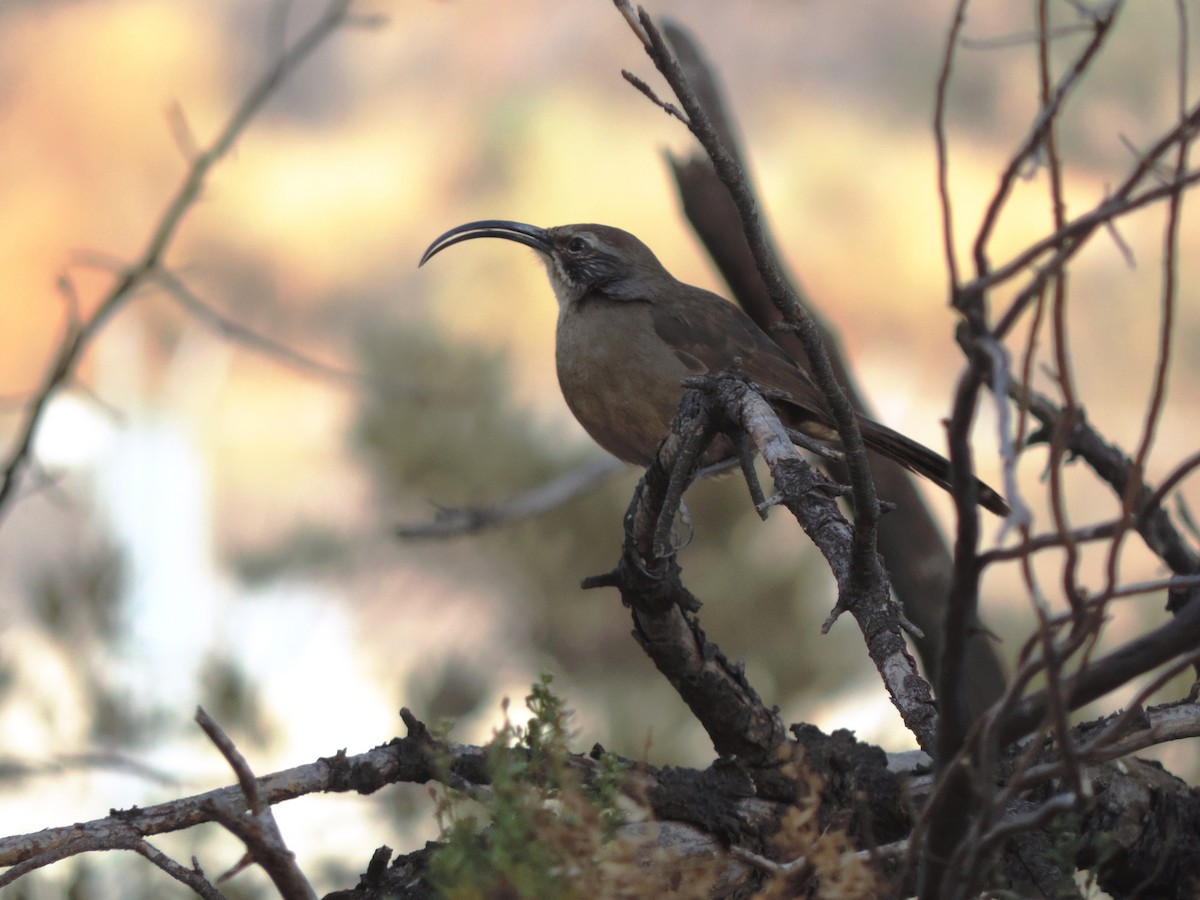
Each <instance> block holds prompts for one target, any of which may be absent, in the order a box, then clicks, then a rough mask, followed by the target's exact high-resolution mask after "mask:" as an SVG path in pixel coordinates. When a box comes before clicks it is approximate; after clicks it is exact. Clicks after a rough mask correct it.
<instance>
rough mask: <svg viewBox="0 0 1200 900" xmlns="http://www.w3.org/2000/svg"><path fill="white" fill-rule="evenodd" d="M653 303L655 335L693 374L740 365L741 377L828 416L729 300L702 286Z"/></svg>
mask: <svg viewBox="0 0 1200 900" xmlns="http://www.w3.org/2000/svg"><path fill="white" fill-rule="evenodd" d="M680 287H681V288H683V290H678V291H676V292H674V294H673V296H672V298H671V300H670V301H669V302H662V301H657V302H655V303H653V304H651V313H652V318H653V321H654V331H655V333H656V334H657V335H658V336H659V338H660V339H662V340H663V341H664V342H665V343H666V344H667V345H668V346H669V347H671V349H672V350H674V352H675V356H676V357H677V358H678V359H679V360H680V361H681V362H682V363H683V364H684V365H685V366H687V368H688V370H689V371H691V372H694V373H695V374H697V375H703V374H706V373H709V372H720V371H721V370H723V369H727V368H729V367H730V366H731V365H733V363H734V361H735V360H738V361H740V365H741V371H742V373H743V374H744V375H745V376H746V377H747V378H749V379H750V380H751V381H753V382H754V383H755V384H757V385H758V386H759V387H761V388H763V389H764V390H767V391H770V392H773V393H776V394H780V395H783V397H785V398H786V399H787V400H788V401H790V402H791V403H793V404H794V405H796V406H798V407H801V408H803V409H804V410H805V411H806V412H808V413H809V414H810V415H811V414H815V415H816V417H817V418H821V419H824V418H827V416H826V414H825V401H824V398H823V397H822V396H821V392H820V391H819V390H818V389H817V387H816V385H815V384H813V382H812V380H811V379H810V378H809V377H808V373H807V372H805V371H804V370H803V369H801V368H800V367H799V366H798V365H797V364H796V363H795V361H794V360H793V359H792V358H791V357H790V356H788V355H787V353H785V352H784V351H783V349H782V348H780V346H779V345H778V344H776V343H775V342H774V341H773V340H771V338H770V337H769V336H768V335H767V333H766V332H764V331H763V330H762V329H761V328H759V327H758V326H757V325H756V324H755V323H754V320H753V319H751V318H750V317H749V316H748V315H746V314H745V313H744V312H742V310H741V309H740V308H739V307H737V306H734V305H733V304H732V303H730V302H729V301H728V300H725V299H723V298H721V297H719V296H718V295H716V294H713V293H710V292H709V291H705V290H701V289H700V288H693V287H686V286H683V285H681V286H680Z"/></svg>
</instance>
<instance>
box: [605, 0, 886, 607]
mask: <svg viewBox="0 0 1200 900" xmlns="http://www.w3.org/2000/svg"><path fill="white" fill-rule="evenodd" d="M613 2H614V5H615V6H616V7H617V9H618V10H619V11H620V12H621V14H622V15H624V16H625V18H626V21H628V22H630V24H631V26H633V11H632V8H631V6H630V3H629V0H613ZM637 26H638V27H635V28H634V31H635V33H636V34H637V35H638V37H639V38H640V39H641V41H642V46H643V47H644V49H645V50H646V53H647V55H648V56H649V57H650V59H651V60H652V61H653V63H654V65H655V68H657V69H658V71H659V72H660V73H661V74H662V76H663V77H664V78H665V79H666V81H667V83H668V84H669V85H670V86H671V90H672V91H674V93H675V96H676V97H677V98H678V100H679V102H680V105H681V106H682V107H683V111H684V113H685V115H686V124H687V126H688V129H689V130H690V131H691V132H692V134H693V135H694V136H695V137H696V139H697V140H698V141H699V142H700V144H701V146H703V147H704V150H705V152H706V153H707V154H708V156H709V158H710V159H711V160H712V163H713V167H714V168H715V170H716V172H717V175H718V177H720V179H721V181H722V182H723V183H724V184H725V187H726V188H727V189H728V190H729V193H730V196H731V197H732V198H733V202H734V204H735V205H736V206H737V209H738V213H739V216H740V218H741V222H742V229H743V231H744V233H745V235H746V240H747V242H748V244H749V246H750V251H751V253H752V255H753V257H754V262H755V265H756V266H757V268H758V272H759V275H760V276H761V278H762V280H763V284H764V285H766V288H767V292H768V294H769V295H770V297H771V300H772V301H773V302H774V303H775V305H776V307H778V309H779V310H780V312H781V313H782V314H783V320H784V325H785V326H786V327H788V328H791V329H794V330H795V333H796V335H797V336H798V337H799V339H800V340H801V341H802V342H803V344H804V347H805V350H806V351H807V354H808V358H809V362H810V365H811V370H812V375H813V379H814V381H815V382H816V384H817V386H818V387H820V389H821V391H822V393H823V394H824V395H825V397H826V399H827V401H828V402H829V406H830V412H831V414H832V416H833V419H834V421H835V423H836V424H837V430H838V434H839V436H840V438H841V442H842V446H843V449H844V451H845V454H846V465H847V469H848V471H849V475H850V486H851V488H852V490H853V494H854V511H855V518H854V522H855V524H854V553H855V557H856V559H855V565H854V568H853V571H854V577H855V578H856V579H857V578H861V579H863V584H862V587H863V590H864V591H865V592H872V591H875V590H877V589H878V588H879V585H880V584H882V583H883V582H884V580H885V579H884V575H883V570H882V567H881V566H880V565H879V562H878V555H877V554H876V552H875V534H876V529H877V526H878V522H879V515H880V512H879V501H878V498H877V496H876V493H875V485H874V482H873V481H872V479H871V470H870V466H869V465H868V463H867V457H866V452H865V450H864V449H863V443H862V435H861V433H860V432H859V428H858V420H857V418H856V417H855V414H854V410H853V408H852V407H851V406H850V403H849V401H848V400H847V399H846V395H845V393H844V392H843V391H842V388H841V386H840V385H839V384H838V380H837V377H836V375H835V373H834V369H833V366H832V364H831V363H830V360H829V355H828V353H827V352H826V350H825V347H824V344H823V342H822V339H821V335H820V332H819V331H818V329H817V327H816V324H815V323H814V322H813V320H812V317H811V316H809V315H808V313H807V311H806V310H805V309H804V307H803V306H801V305H800V303H799V301H798V300H797V299H796V296H795V294H794V293H793V292H792V291H791V289H790V288H789V287H788V284H787V282H786V281H785V280H784V279H783V277H782V275H781V274H780V273H779V270H778V269H777V268H776V266H775V263H774V259H773V257H772V254H771V250H770V247H769V246H768V244H767V240H766V236H765V234H764V233H763V230H762V228H761V227H760V225H759V220H758V210H757V208H756V206H755V201H754V196H753V194H752V193H751V191H750V188H749V185H748V184H747V182H746V176H745V172H744V171H743V169H742V167H741V165H740V164H739V163H738V161H737V159H736V158H735V157H734V156H733V155H732V154H731V153H730V152H729V150H728V149H727V148H726V146H725V144H724V142H723V140H722V137H721V135H720V134H719V132H718V131H717V129H716V128H715V127H714V126H713V123H712V122H711V120H710V119H709V117H708V114H707V112H706V111H705V108H704V106H703V104H702V103H701V102H700V99H699V98H698V97H697V95H696V93H695V91H694V90H693V89H692V87H691V85H690V84H689V83H688V80H687V76H686V75H685V74H684V72H683V69H682V68H681V67H680V65H679V61H678V60H677V59H676V58H675V56H674V54H673V53H672V52H671V49H670V47H668V45H667V42H666V40H665V39H664V38H663V36H662V34H661V33H660V32H659V30H658V27H657V26H656V25H655V24H654V22H653V20H652V19H651V18H650V16H649V15H648V14H647V13H646V11H645V10H644V9H642V8H640V7H639V8H638V11H637Z"/></svg>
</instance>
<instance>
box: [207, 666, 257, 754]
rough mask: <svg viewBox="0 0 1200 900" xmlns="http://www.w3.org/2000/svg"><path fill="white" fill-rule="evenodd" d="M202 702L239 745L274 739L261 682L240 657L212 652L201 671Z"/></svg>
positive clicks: (255, 743)
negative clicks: (261, 691) (255, 679)
mask: <svg viewBox="0 0 1200 900" xmlns="http://www.w3.org/2000/svg"><path fill="white" fill-rule="evenodd" d="M200 685H201V691H202V694H201V698H200V705H201V706H203V707H204V709H205V710H206V711H207V712H208V714H209V715H210V716H212V717H213V718H214V719H216V720H217V721H218V722H220V723H221V727H222V728H224V729H225V730H226V731H227V732H228V733H229V734H230V735H231V736H232V737H233V738H234V741H235V742H236V743H237V744H238V745H239V746H241V745H245V744H246V743H250V744H252V745H253V746H256V747H262V746H264V745H265V744H266V742H267V740H268V739H269V738H270V736H271V734H270V728H269V725H268V721H267V711H266V710H265V709H264V708H263V705H262V699H261V697H260V691H259V689H258V685H257V684H256V683H255V682H253V681H251V680H250V679H249V677H248V676H247V674H246V672H245V671H244V670H243V669H242V667H241V666H240V665H239V664H238V663H237V661H236V660H234V659H230V658H227V657H224V656H216V655H210V656H209V658H208V659H207V660H205V663H204V667H203V669H202V670H201V672H200Z"/></svg>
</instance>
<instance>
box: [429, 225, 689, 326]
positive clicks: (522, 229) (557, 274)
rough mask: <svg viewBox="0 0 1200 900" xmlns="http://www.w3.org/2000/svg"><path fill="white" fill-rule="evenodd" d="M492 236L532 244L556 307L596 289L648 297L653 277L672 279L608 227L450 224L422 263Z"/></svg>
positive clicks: (642, 249) (617, 296)
mask: <svg viewBox="0 0 1200 900" xmlns="http://www.w3.org/2000/svg"><path fill="white" fill-rule="evenodd" d="M482 237H494V238H504V239H506V240H510V241H516V242H517V243H518V244H524V245H525V246H527V247H532V248H533V249H534V250H536V251H537V252H538V255H540V256H541V257H542V260H543V261H544V262H545V264H546V271H547V272H548V273H549V275H550V283H551V285H552V286H553V287H554V294H555V296H556V297H557V298H558V304H559V308H560V309H562V310H564V311H565V310H566V309H567V308H568V307H569V306H570V305H571V304H572V303H575V302H576V301H578V300H579V299H580V298H581V297H583V296H584V295H586V294H588V293H591V292H598V293H601V294H604V295H605V296H607V297H611V298H612V299H614V300H638V299H646V298H649V297H651V296H653V293H654V291H653V288H654V286H655V281H661V280H662V279H664V278H666V279H671V276H670V274H669V273H668V272H667V270H666V269H664V268H663V266H662V263H660V262H659V261H658V258H657V257H656V256H655V255H654V253H653V252H652V251H651V250H650V248H649V247H647V246H646V245H645V244H643V243H642V242H641V241H639V240H638V239H637V238H636V237H634V236H633V235H632V234H630V233H629V232H627V231H622V230H621V229H620V228H613V227H611V226H608V225H558V226H556V227H554V228H538V227H537V226H536V225H525V224H524V223H522V222H509V221H507V220H504V219H485V220H483V221H480V222H468V223H467V224H466V225H459V226H458V227H457V228H451V229H450V230H449V231H447V232H446V233H445V234H443V235H442V236H441V237H439V238H438V239H437V240H435V241H434V242H433V243H432V244H430V245H429V249H428V250H426V251H425V255H424V256H422V257H421V265H425V263H426V262H428V261H429V259H430V258H431V257H432V256H434V255H435V254H437V253H440V252H441V251H442V250H444V249H446V248H447V247H449V246H451V245H452V244H457V243H460V242H461V241H469V240H471V239H472V238H482Z"/></svg>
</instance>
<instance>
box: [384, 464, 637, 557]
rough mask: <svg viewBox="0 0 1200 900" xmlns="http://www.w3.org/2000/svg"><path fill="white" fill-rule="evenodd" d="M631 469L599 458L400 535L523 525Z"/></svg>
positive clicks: (442, 511) (440, 514)
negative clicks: (497, 501)
mask: <svg viewBox="0 0 1200 900" xmlns="http://www.w3.org/2000/svg"><path fill="white" fill-rule="evenodd" d="M628 468H629V467H628V466H626V465H625V464H624V463H623V462H621V461H620V460H618V459H616V458H615V457H612V456H597V457H595V458H594V459H591V460H589V461H588V462H586V463H584V464H583V465H581V466H579V467H578V468H575V469H572V470H571V471H569V472H564V473H563V474H562V475H559V476H557V477H556V478H552V479H550V480H549V481H547V482H545V483H543V484H539V485H538V486H537V487H535V488H533V489H532V490H529V491H526V492H525V493H524V494H519V495H518V496H516V497H513V498H512V499H510V500H508V501H506V502H504V503H500V504H496V505H494V506H462V507H439V508H438V510H437V515H436V517H435V518H434V520H433V521H432V522H425V523H414V524H412V525H400V526H398V527H397V528H396V535H397V536H398V537H400V538H402V539H404V540H423V539H426V538H447V537H457V536H458V535H464V534H475V533H477V532H480V531H485V530H487V529H489V528H497V527H500V526H503V525H509V524H512V523H514V522H520V521H522V520H524V519H528V518H531V517H533V516H537V515H540V514H542V513H544V512H549V511H550V510H552V509H557V508H558V507H560V506H563V505H565V504H567V503H570V502H571V501H572V500H574V499H575V498H576V497H578V496H580V495H581V494H586V493H588V492H590V491H593V490H595V489H596V488H598V487H599V486H600V485H601V484H603V483H604V482H606V481H608V480H609V479H610V478H612V477H613V476H615V475H617V474H619V473H621V472H624V471H626V470H627V469H628Z"/></svg>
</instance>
